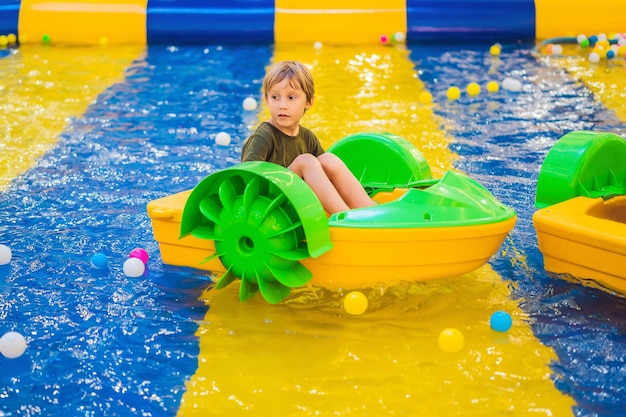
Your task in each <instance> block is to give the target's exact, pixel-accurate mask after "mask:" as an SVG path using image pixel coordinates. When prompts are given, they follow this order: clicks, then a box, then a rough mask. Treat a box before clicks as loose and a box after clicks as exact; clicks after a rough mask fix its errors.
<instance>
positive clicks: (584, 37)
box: [576, 33, 587, 43]
mask: <svg viewBox="0 0 626 417" xmlns="http://www.w3.org/2000/svg"><path fill="white" fill-rule="evenodd" d="M585 40H587V36H585V35H583V34H582V33H581V34H580V35H578V36H576V42H578V43H581V42H582V41H585Z"/></svg>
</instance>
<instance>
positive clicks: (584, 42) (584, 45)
mask: <svg viewBox="0 0 626 417" xmlns="http://www.w3.org/2000/svg"><path fill="white" fill-rule="evenodd" d="M578 44H579V45H580V46H581V48H589V46H590V45H591V43H590V42H589V39H583V40H582V41H580V42H578Z"/></svg>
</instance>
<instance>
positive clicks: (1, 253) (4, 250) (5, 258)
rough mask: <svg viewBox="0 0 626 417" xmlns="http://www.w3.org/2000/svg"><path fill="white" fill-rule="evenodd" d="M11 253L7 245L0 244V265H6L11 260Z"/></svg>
mask: <svg viewBox="0 0 626 417" xmlns="http://www.w3.org/2000/svg"><path fill="white" fill-rule="evenodd" d="M12 257H13V253H12V252H11V248H9V247H8V246H7V245H0V265H6V264H8V263H9V262H11V258H12Z"/></svg>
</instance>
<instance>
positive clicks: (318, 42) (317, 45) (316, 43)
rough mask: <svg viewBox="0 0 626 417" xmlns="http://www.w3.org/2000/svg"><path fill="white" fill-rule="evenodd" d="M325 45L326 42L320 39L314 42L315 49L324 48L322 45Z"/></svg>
mask: <svg viewBox="0 0 626 417" xmlns="http://www.w3.org/2000/svg"><path fill="white" fill-rule="evenodd" d="M323 46H324V44H323V43H322V42H320V41H317V42H315V43H314V44H313V48H315V49H322V47H323Z"/></svg>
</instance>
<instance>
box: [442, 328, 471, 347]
mask: <svg viewBox="0 0 626 417" xmlns="http://www.w3.org/2000/svg"><path fill="white" fill-rule="evenodd" d="M437 342H438V343H439V348H440V349H441V350H443V351H444V352H450V353H456V352H460V351H461V349H463V346H464V345H465V337H464V336H463V333H461V331H460V330H458V329H455V328H453V327H450V328H447V329H444V330H442V331H441V333H439V338H438V339H437Z"/></svg>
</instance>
